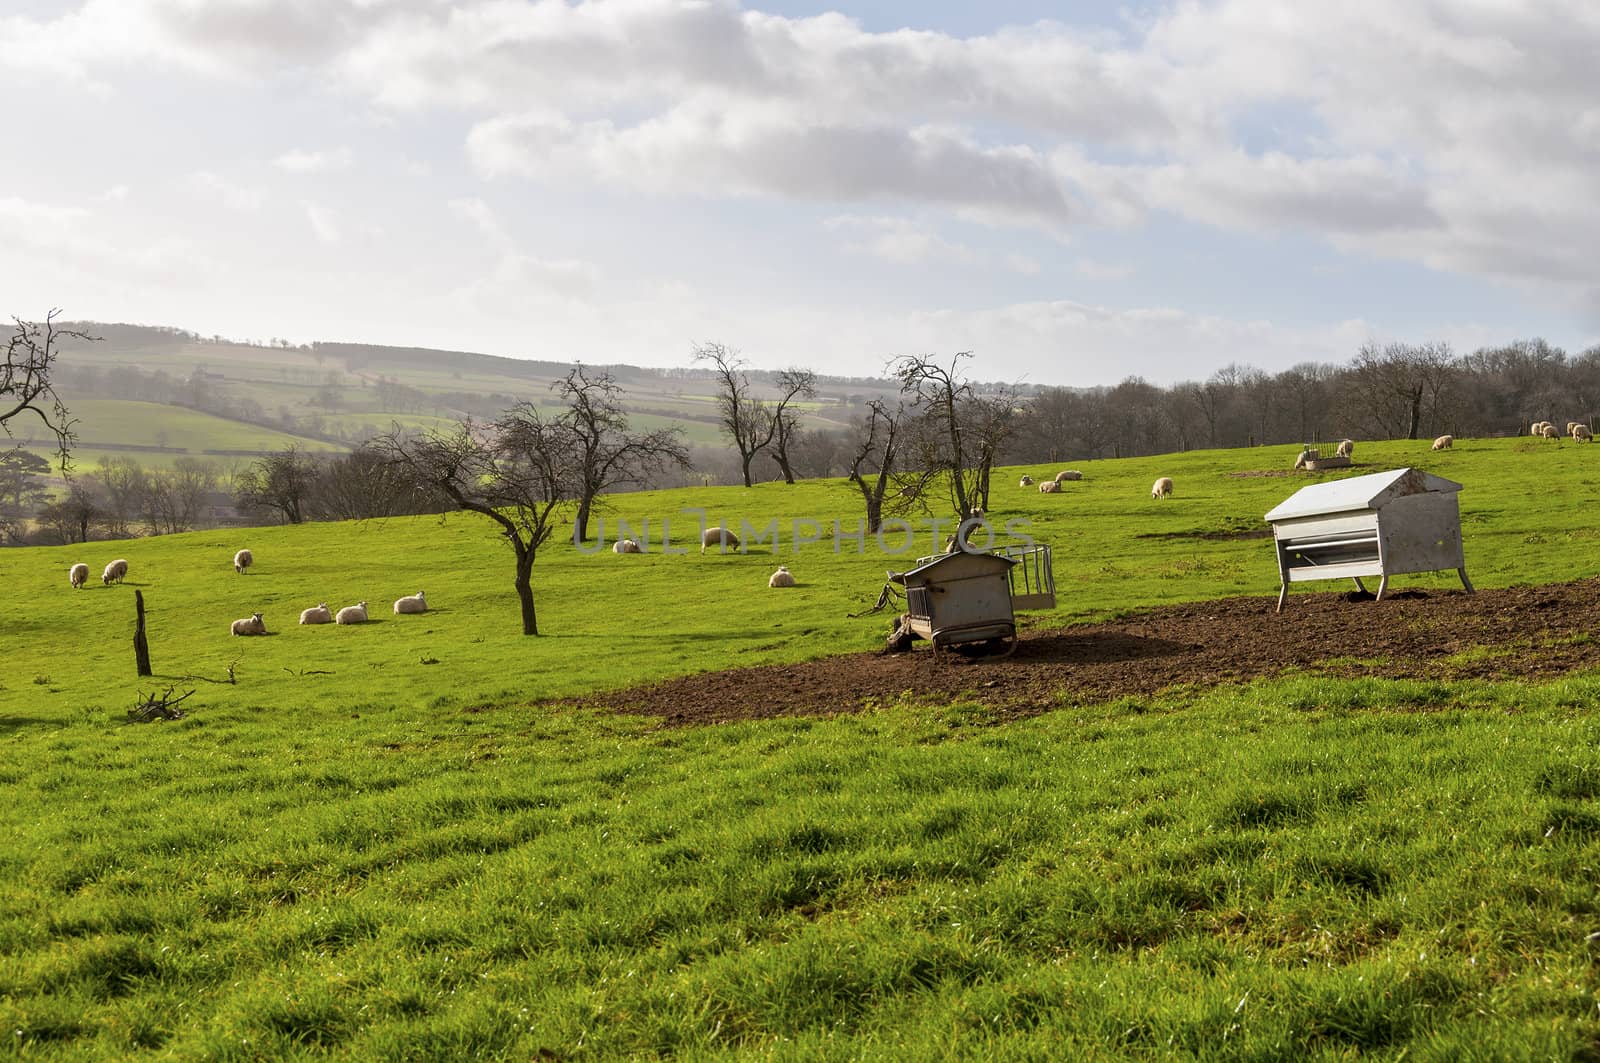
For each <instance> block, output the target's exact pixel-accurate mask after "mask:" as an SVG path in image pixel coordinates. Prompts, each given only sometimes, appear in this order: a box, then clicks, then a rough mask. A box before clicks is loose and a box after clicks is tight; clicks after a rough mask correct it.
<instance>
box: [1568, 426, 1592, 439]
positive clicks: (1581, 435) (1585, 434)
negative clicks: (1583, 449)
mask: <svg viewBox="0 0 1600 1063" xmlns="http://www.w3.org/2000/svg"><path fill="white" fill-rule="evenodd" d="M1572 441H1573V442H1574V443H1584V442H1588V443H1593V442H1594V433H1593V432H1591V431H1589V426H1588V425H1586V424H1575V425H1573V426H1572Z"/></svg>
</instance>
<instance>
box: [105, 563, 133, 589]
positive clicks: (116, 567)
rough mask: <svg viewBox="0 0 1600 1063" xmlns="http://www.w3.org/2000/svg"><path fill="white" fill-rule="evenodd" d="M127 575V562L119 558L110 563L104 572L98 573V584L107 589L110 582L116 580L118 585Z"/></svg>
mask: <svg viewBox="0 0 1600 1063" xmlns="http://www.w3.org/2000/svg"><path fill="white" fill-rule="evenodd" d="M127 574H128V562H127V561H126V560H124V559H123V558H120V557H119V558H117V559H116V560H115V561H113V562H111V564H109V565H107V566H106V570H105V571H104V572H102V573H100V582H101V583H102V584H104V585H105V586H107V587H109V586H111V581H112V580H116V581H117V582H118V583H121V582H122V579H123V577H124V576H126V575H127Z"/></svg>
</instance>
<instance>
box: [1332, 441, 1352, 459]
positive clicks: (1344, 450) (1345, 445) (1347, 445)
mask: <svg viewBox="0 0 1600 1063" xmlns="http://www.w3.org/2000/svg"><path fill="white" fill-rule="evenodd" d="M1355 451H1356V441H1355V440H1353V439H1341V440H1339V446H1338V449H1336V450H1335V451H1334V452H1333V456H1334V457H1336V458H1348V457H1349V456H1350V455H1352V454H1354V453H1355Z"/></svg>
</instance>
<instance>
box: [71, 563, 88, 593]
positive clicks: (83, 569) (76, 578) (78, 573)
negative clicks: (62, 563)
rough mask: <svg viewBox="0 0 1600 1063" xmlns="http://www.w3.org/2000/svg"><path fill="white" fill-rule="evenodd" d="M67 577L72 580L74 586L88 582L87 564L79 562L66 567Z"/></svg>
mask: <svg viewBox="0 0 1600 1063" xmlns="http://www.w3.org/2000/svg"><path fill="white" fill-rule="evenodd" d="M67 579H69V580H71V581H72V586H73V587H74V588H77V587H82V586H83V585H84V584H85V583H88V582H89V566H88V565H85V564H83V563H81V562H80V563H78V564H76V565H73V566H72V567H71V568H69V569H67Z"/></svg>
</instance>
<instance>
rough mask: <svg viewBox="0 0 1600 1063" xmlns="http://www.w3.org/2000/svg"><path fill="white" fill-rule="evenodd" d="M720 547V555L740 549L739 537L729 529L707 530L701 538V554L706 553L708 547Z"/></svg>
mask: <svg viewBox="0 0 1600 1063" xmlns="http://www.w3.org/2000/svg"><path fill="white" fill-rule="evenodd" d="M708 546H716V547H720V550H719V553H724V554H725V553H727V552H728V551H729V550H737V549H739V537H738V536H737V535H735V534H733V532H731V531H729V530H728V529H727V528H707V529H706V530H705V532H704V534H702V535H701V536H700V552H701V553H702V554H703V553H705V552H706V547H708Z"/></svg>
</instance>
